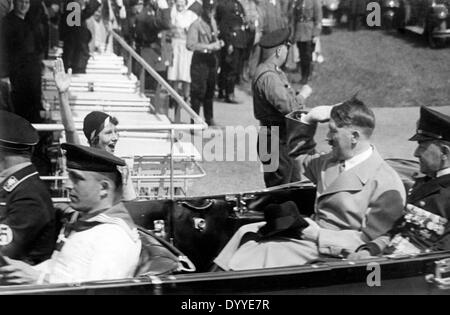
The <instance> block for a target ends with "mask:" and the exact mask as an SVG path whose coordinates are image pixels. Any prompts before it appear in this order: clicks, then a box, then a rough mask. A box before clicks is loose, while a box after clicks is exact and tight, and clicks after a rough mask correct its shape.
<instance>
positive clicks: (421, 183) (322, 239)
mask: <svg viewBox="0 0 450 315" xmlns="http://www.w3.org/2000/svg"><path fill="white" fill-rule="evenodd" d="M139 1H140V0H138V1H136V0H130V1H129V2H124V3H122V2H121V1H119V0H116V1H98V0H89V1H87V2H85V1H79V2H77V3H78V4H79V5H80V8H82V14H81V20H80V23H79V25H76V26H74V27H69V26H68V25H66V26H67V28H66V29H65V28H64V27H58V29H57V32H59V36H60V38H61V39H62V41H63V42H64V48H63V55H62V60H61V59H58V60H56V62H55V65H54V77H55V83H56V86H57V89H58V92H59V97H60V105H61V106H60V110H61V118H62V121H63V124H64V127H65V131H66V140H67V143H63V144H62V145H61V149H62V150H63V151H64V152H65V156H66V160H67V163H66V166H67V172H68V182H67V189H68V192H69V198H70V203H69V205H68V207H67V208H65V209H64V213H63V214H64V216H68V219H67V220H65V224H64V227H63V228H62V229H61V230H60V232H59V233H58V231H57V229H58V215H57V212H56V211H55V209H54V207H53V205H52V201H51V198H50V194H49V193H48V191H47V187H46V186H45V185H44V183H43V182H42V181H41V180H40V179H39V175H38V172H37V170H36V168H35V166H34V165H33V163H32V160H31V156H32V152H33V147H35V146H36V144H37V143H38V141H39V137H38V135H37V132H36V130H35V129H34V128H33V126H32V125H31V123H36V122H42V119H43V117H42V116H41V115H40V111H41V110H42V105H41V99H42V95H41V87H40V84H41V61H42V59H43V58H45V56H46V54H47V53H48V47H49V46H48V45H47V44H44V43H46V42H47V40H48V38H47V36H46V35H45V34H46V32H47V33H49V30H46V29H45V27H41V26H44V25H45V23H43V22H42V21H43V20H44V21H45V18H44V17H47V19H49V18H50V14H49V9H52V10H53V12H54V13H55V14H56V12H59V13H61V17H60V19H63V20H67V18H68V11H67V10H62V12H61V11H60V10H59V5H60V4H58V3H55V2H52V3H44V2H39V1H38V2H33V0H32V2H31V3H30V0H14V8H13V9H12V11H11V12H8V13H7V14H6V15H5V14H3V15H4V17H3V21H2V25H3V28H2V32H5V33H4V34H6V35H5V36H3V35H2V39H3V40H4V43H6V44H5V46H4V47H5V48H6V50H5V51H6V65H7V66H8V67H7V71H6V72H5V75H6V76H8V78H9V80H10V83H11V94H9V91H8V90H7V89H4V88H2V89H0V91H1V92H2V95H0V100H1V101H2V103H0V105H2V106H4V108H2V110H0V254H1V256H0V258H1V259H0V282H1V283H2V284H29V283H32V284H45V283H58V282H79V281H89V280H105V279H117V278H125V277H131V276H133V275H134V273H135V270H136V268H137V267H138V264H139V263H140V256H141V254H142V251H143V247H142V242H141V239H140V237H139V234H138V232H137V229H136V226H135V224H134V223H133V220H132V218H131V216H130V214H129V212H128V211H127V209H126V207H125V206H124V204H123V203H122V201H126V200H133V199H135V198H136V195H135V192H134V191H133V189H132V184H131V183H130V179H129V177H128V175H129V171H128V170H127V164H126V162H125V161H124V160H122V159H120V158H118V157H116V156H114V149H115V146H116V143H117V141H118V136H117V129H116V128H117V124H118V121H117V119H115V118H114V117H112V116H111V115H109V114H106V113H102V112H96V111H95V112H92V113H90V114H88V115H87V116H86V117H85V119H84V123H83V132H84V134H85V136H86V138H87V140H88V143H89V147H88V146H82V145H80V144H79V143H80V140H79V138H78V134H77V132H76V130H75V126H74V122H73V118H72V113H71V110H70V106H69V97H68V94H67V93H68V89H69V86H70V76H71V73H83V72H85V70H86V63H87V60H88V58H89V56H90V54H91V52H92V50H94V51H95V50H108V49H113V48H111V45H112V44H111V39H110V38H109V36H110V35H108V31H109V30H111V29H114V28H120V32H121V34H122V35H123V36H124V38H126V39H127V41H128V42H129V43H130V45H131V46H132V47H134V48H135V49H136V50H137V51H138V52H139V53H140V54H141V56H143V58H144V59H146V60H147V61H148V62H149V63H150V64H151V66H152V67H154V69H155V70H156V71H158V72H160V73H161V74H162V75H163V76H166V75H167V78H168V79H169V80H170V81H171V82H173V84H174V85H177V84H178V83H181V84H182V95H183V96H184V97H185V98H186V99H188V100H189V101H190V104H191V106H192V108H193V109H194V110H195V111H196V112H199V110H200V108H201V107H202V106H203V110H204V115H205V120H206V122H207V123H208V124H209V125H214V119H213V118H214V116H213V108H212V104H213V98H214V93H215V90H216V86H217V88H218V92H219V96H221V97H223V98H224V100H225V101H226V102H229V103H236V102H237V100H236V98H235V95H234V89H235V86H236V84H237V83H238V82H239V80H242V79H243V77H244V78H245V77H246V76H247V78H251V79H252V91H253V105H254V115H255V117H256V118H257V119H258V120H259V122H260V125H261V127H262V128H261V131H260V134H259V137H258V153H259V156H260V159H261V161H262V162H263V165H264V171H265V172H264V180H265V183H266V186H267V187H272V186H277V185H281V184H286V183H291V182H295V181H299V180H302V179H304V178H307V179H308V180H309V181H311V182H312V183H314V184H315V186H316V189H317V193H316V200H315V203H314V207H315V208H314V214H313V215H312V216H311V217H305V216H301V215H300V214H299V212H298V209H297V207H296V205H295V203H293V202H286V203H282V204H272V205H269V206H267V207H266V208H265V209H264V216H265V221H264V222H259V223H256V224H250V225H245V226H243V227H241V228H240V229H239V230H238V231H237V232H236V234H235V235H234V236H233V237H232V238H231V239H230V241H229V242H228V244H227V245H226V246H225V247H224V248H223V250H222V251H221V253H220V254H219V255H218V256H217V258H216V259H215V260H214V262H215V264H216V266H215V267H214V269H215V270H217V269H222V270H242V269H256V268H267V267H280V266H292V265H303V264H308V263H311V262H314V261H317V260H320V259H322V258H324V257H328V258H329V257H333V258H343V257H344V258H351V259H360V258H367V257H368V256H374V255H381V254H392V253H407V254H416V253H420V252H424V251H427V250H448V249H450V242H449V238H448V235H449V232H450V228H449V224H448V218H449V216H450V213H449V209H450V208H449V205H448V201H449V198H448V195H449V191H450V190H449V187H450V181H449V176H450V132H449V130H450V117H449V116H446V115H444V114H442V113H440V112H437V111H434V110H432V109H429V108H427V107H421V109H420V119H419V122H418V125H417V130H416V134H415V135H414V136H413V137H412V138H411V139H410V140H411V141H416V142H417V143H418V148H417V149H416V151H415V152H414V156H416V157H417V158H418V159H419V161H420V170H421V172H422V173H423V174H424V176H422V177H420V178H419V177H418V178H417V179H416V183H415V185H414V187H413V188H412V189H411V190H410V191H406V190H405V186H404V184H403V183H402V181H401V179H400V177H399V175H398V174H397V173H396V172H395V170H394V169H393V168H392V167H391V166H389V165H388V163H387V162H386V161H385V160H384V159H383V158H382V157H381V156H380V154H379V153H378V152H377V150H376V148H375V146H374V145H373V144H372V134H373V131H374V129H375V121H376V119H375V115H374V113H373V111H372V110H371V109H370V108H369V106H368V105H366V104H365V103H364V102H363V101H361V100H359V99H358V98H356V97H354V98H352V99H350V100H347V101H345V102H343V103H341V104H337V105H334V106H317V107H314V108H312V109H311V110H310V111H305V110H304V107H303V104H304V102H305V99H306V98H307V97H308V96H309V94H310V93H311V89H310V88H309V86H308V85H307V83H308V81H309V80H310V76H311V59H312V51H313V49H314V48H313V47H314V45H315V44H316V43H317V42H318V36H319V34H320V29H321V5H320V2H319V0H295V1H293V2H290V3H289V4H287V3H286V2H282V1H279V0H267V1H264V0H261V1H252V0H247V1H242V2H240V1H238V0H222V1H219V3H218V4H215V3H214V1H212V0H204V1H203V3H202V4H201V5H200V4H199V3H198V2H193V3H188V2H187V1H185V0H177V1H176V2H175V3H174V4H168V3H166V2H165V1H164V0H158V1H144V2H139ZM7 3H8V4H9V2H7ZM69 5H70V3H68V2H67V3H65V4H61V7H62V8H65V7H67V6H69ZM33 6H34V7H33ZM0 8H4V6H3V2H2V6H1V7H0ZM32 8H33V9H32ZM99 10H100V11H99ZM96 12H97V13H96ZM90 18H93V19H94V20H91V21H88V20H89V19H90ZM89 25H91V26H89ZM102 27H103V28H104V31H99V29H101V28H102ZM161 31H165V32H167V33H166V34H165V35H164V34H163V35H161ZM166 35H167V36H168V37H167V38H166V37H165V36H166ZM168 38H170V41H169V40H168ZM92 41H93V42H92ZM169 42H170V44H171V47H172V53H170V54H168V56H169V55H172V57H170V58H169V57H168V59H165V58H162V52H163V51H164V49H163V47H164V46H165V44H167V43H169ZM292 43H296V45H297V47H298V49H299V51H300V60H301V66H300V68H301V74H302V88H301V89H300V90H299V91H295V90H294V89H293V87H292V85H291V84H290V82H289V81H288V79H287V76H286V74H285V73H284V71H283V66H284V65H285V63H286V62H287V59H288V55H289V51H290V49H291V47H292ZM90 45H91V46H90ZM108 47H110V48H108ZM255 60H258V61H257V62H256V61H255ZM218 68H220V71H219V73H218V72H217V70H218ZM244 70H245V71H244ZM217 74H218V75H217ZM38 85H39V87H38ZM5 96H6V97H5ZM12 111H14V112H15V113H16V114H14V113H12ZM320 123H327V124H328V134H327V141H328V143H329V145H330V147H331V150H330V152H329V153H326V154H322V153H318V152H316V150H315V147H316V143H315V141H314V135H315V132H316V130H317V126H318V124H320ZM272 138H275V139H276V140H278V141H276V142H275V143H278V144H279V146H278V147H269V148H267V147H264V145H265V144H266V145H267V144H268V143H270V144H271V143H273V141H271V139H272ZM264 153H267V155H265V154H264ZM275 153H276V154H275ZM271 159H276V160H277V161H276V162H277V163H276V164H277V165H278V167H277V168H276V169H275V170H274V169H269V168H267V166H272V163H271V162H273V161H271ZM424 218H425V219H424ZM424 222H425V223H426V224H424Z"/></svg>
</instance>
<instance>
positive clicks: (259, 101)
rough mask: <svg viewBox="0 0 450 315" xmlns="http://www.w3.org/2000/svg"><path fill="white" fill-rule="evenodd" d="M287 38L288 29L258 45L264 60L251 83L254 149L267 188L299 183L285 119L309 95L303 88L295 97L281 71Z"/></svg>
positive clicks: (275, 33)
mask: <svg viewBox="0 0 450 315" xmlns="http://www.w3.org/2000/svg"><path fill="white" fill-rule="evenodd" d="M289 34H290V33H289V30H288V29H280V30H277V31H274V32H271V33H269V34H267V35H263V37H262V38H261V41H260V43H259V45H260V46H261V48H263V49H264V50H263V58H264V57H265V58H264V59H265V60H264V61H263V63H261V64H260V65H259V66H258V68H257V69H256V73H255V78H254V80H253V110H254V115H255V118H256V119H258V120H259V121H260V125H261V129H260V132H259V135H258V148H257V149H258V155H259V157H260V160H261V162H262V163H263V168H264V181H265V183H266V186H267V187H271V186H277V185H281V184H286V183H290V182H294V181H296V180H299V176H300V173H301V172H300V170H299V169H298V168H297V166H296V163H294V161H293V160H292V159H291V158H290V157H289V156H288V148H287V143H286V141H287V135H288V134H287V130H286V122H285V115H286V114H288V113H290V112H292V111H294V110H298V109H301V108H302V104H303V102H304V100H305V98H306V97H307V96H308V95H309V94H308V93H310V91H308V88H309V87H308V86H305V87H304V88H303V90H302V92H301V93H298V94H296V92H295V91H294V89H292V87H291V85H290V83H289V81H288V79H287V77H286V74H285V73H284V72H283V71H282V70H281V67H282V66H283V65H284V64H285V63H286V60H287V55H288V51H289V42H288V38H289ZM264 144H266V147H265V146H264ZM273 145H276V146H278V150H277V148H276V147H273Z"/></svg>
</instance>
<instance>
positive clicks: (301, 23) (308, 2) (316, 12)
mask: <svg viewBox="0 0 450 315" xmlns="http://www.w3.org/2000/svg"><path fill="white" fill-rule="evenodd" d="M292 14H293V16H292V19H291V21H292V22H291V24H292V25H291V27H292V30H293V31H294V33H293V41H294V42H296V43H297V46H298V50H299V52H300V68H301V74H302V79H301V81H300V83H301V84H303V85H305V84H308V81H309V79H310V78H311V75H312V53H313V51H314V45H315V44H316V42H317V40H318V38H319V36H320V32H321V31H322V3H321V1H320V0H294V1H293V4H292Z"/></svg>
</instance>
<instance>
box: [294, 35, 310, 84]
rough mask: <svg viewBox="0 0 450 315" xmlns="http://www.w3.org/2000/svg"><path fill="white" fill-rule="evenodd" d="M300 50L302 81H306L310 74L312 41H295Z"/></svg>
mask: <svg viewBox="0 0 450 315" xmlns="http://www.w3.org/2000/svg"><path fill="white" fill-rule="evenodd" d="M297 46H298V50H299V52H300V70H301V72H302V81H304V83H306V82H308V80H309V78H310V77H311V74H312V53H313V50H314V45H313V42H312V41H307V42H297Z"/></svg>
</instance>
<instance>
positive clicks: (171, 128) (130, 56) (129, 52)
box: [33, 31, 208, 199]
mask: <svg viewBox="0 0 450 315" xmlns="http://www.w3.org/2000/svg"><path fill="white" fill-rule="evenodd" d="M111 36H112V38H113V40H114V41H115V42H117V44H118V45H119V46H120V48H121V49H122V50H123V51H122V52H125V54H126V56H123V55H122V57H123V58H124V60H125V63H126V65H127V67H128V74H129V75H131V73H132V66H133V60H134V61H135V62H137V63H138V64H139V65H140V66H141V70H140V76H139V77H140V86H141V89H140V90H141V92H143V91H144V89H145V73H146V72H147V73H149V74H150V75H151V76H152V77H153V79H154V80H156V82H157V84H158V88H157V92H156V100H159V99H160V96H159V95H158V93H160V91H161V88H160V87H163V88H164V89H165V90H166V91H167V92H168V94H169V95H170V97H172V98H173V99H174V100H175V102H176V104H177V105H178V107H177V109H176V110H178V111H179V110H181V109H183V110H185V111H186V112H187V114H188V116H189V118H190V119H191V120H193V122H194V123H193V124H189V123H188V124H181V123H179V119H177V118H176V117H175V120H177V122H178V123H175V124H157V125H139V126H136V125H118V130H119V131H130V132H148V131H167V132H168V133H169V139H170V152H169V154H168V158H169V159H170V167H169V169H170V174H169V175H152V176H146V175H144V176H139V175H138V176H132V179H134V180H138V181H139V180H148V179H150V178H151V179H169V180H170V198H171V199H173V198H174V195H175V187H174V179H185V180H187V179H194V178H198V177H202V176H204V175H205V172H204V170H203V169H202V168H201V167H200V166H199V165H198V164H197V162H195V161H194V164H195V166H197V167H199V169H200V170H201V172H200V174H197V175H196V174H184V175H174V169H175V167H174V143H175V139H176V137H175V131H181V130H203V129H205V128H207V127H208V125H207V124H206V123H205V122H204V121H203V119H201V117H200V116H198V115H197V113H195V111H194V110H192V108H191V107H190V106H189V104H187V103H186V102H185V100H184V99H183V98H182V97H181V96H180V95H179V94H178V93H177V92H176V91H175V90H174V89H173V88H172V87H171V86H170V84H169V83H167V82H166V81H165V80H164V79H163V78H162V77H161V76H160V75H159V74H158V72H156V71H155V70H154V69H153V68H152V67H151V66H150V65H149V64H148V63H147V62H146V61H145V60H144V59H143V58H142V57H141V56H139V54H137V53H136V51H134V50H133V48H131V47H130V46H129V45H128V44H127V43H126V42H125V40H124V39H123V38H121V37H120V36H119V35H118V34H117V33H115V32H114V31H112V32H111ZM158 91H159V92H158ZM150 105H151V104H149V106H150ZM156 105H157V107H160V106H161V104H156ZM175 116H178V118H179V112H178V113H175ZM33 126H34V127H35V128H36V130H38V131H64V126H63V124H33ZM76 128H77V130H82V128H83V126H82V124H76ZM43 179H44V180H50V181H54V180H64V179H65V177H64V176H46V177H43Z"/></svg>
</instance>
